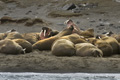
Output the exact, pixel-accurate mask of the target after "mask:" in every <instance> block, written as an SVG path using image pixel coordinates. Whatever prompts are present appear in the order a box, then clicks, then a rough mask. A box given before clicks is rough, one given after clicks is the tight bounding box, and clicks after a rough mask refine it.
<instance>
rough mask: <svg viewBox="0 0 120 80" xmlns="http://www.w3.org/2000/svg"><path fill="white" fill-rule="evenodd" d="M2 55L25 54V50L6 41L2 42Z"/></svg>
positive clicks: (0, 48) (0, 45)
mask: <svg viewBox="0 0 120 80" xmlns="http://www.w3.org/2000/svg"><path fill="white" fill-rule="evenodd" d="M0 53H5V54H21V53H22V54H23V53H25V52H24V49H23V48H22V47H21V46H20V45H19V44H17V43H16V42H14V41H12V40H10V39H6V40H1V41H0Z"/></svg>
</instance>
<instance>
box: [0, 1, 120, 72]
mask: <svg viewBox="0 0 120 80" xmlns="http://www.w3.org/2000/svg"><path fill="white" fill-rule="evenodd" d="M85 2H86V3H97V4H98V6H96V7H94V8H89V9H85V10H81V11H80V13H77V14H75V13H72V10H69V11H63V10H62V7H63V6H64V5H65V4H69V3H74V4H82V3H85ZM0 4H1V6H0V18H2V17H3V16H8V17H11V18H12V19H23V18H26V17H27V18H31V19H36V18H39V19H42V20H43V23H35V24H32V25H30V26H26V25H25V24H26V23H27V21H24V22H21V23H17V22H9V21H8V22H5V23H4V24H0V32H1V33H2V32H5V31H8V30H10V29H13V28H14V29H16V30H17V31H19V32H20V33H28V32H39V31H40V30H41V28H42V27H43V26H46V27H50V28H52V29H55V30H59V31H61V30H63V29H64V28H65V27H66V25H64V21H65V20H67V19H72V20H73V21H75V22H76V24H77V25H78V26H79V28H80V29H83V30H86V29H88V28H93V29H94V30H95V35H97V34H101V33H103V32H106V31H113V32H114V33H117V34H119V33H120V32H119V31H120V15H119V14H120V3H118V2H115V1H114V0H83V1H82V0H81V1H80V0H29V1H28V0H5V1H4V0H1V1H0ZM68 15H69V16H68ZM76 15H77V16H76ZM119 58H120V55H114V56H111V57H105V58H94V57H76V56H73V57H56V56H54V55H52V54H51V52H50V51H33V52H31V53H28V54H21V55H4V54H2V53H1V54H0V71H1V72H57V73H62V72H88V73H89V72H90V73H91V72H95V73H101V72H102V73H103V72H104V73H108V72H110V73H113V72H116V73H119V72H120V59H119Z"/></svg>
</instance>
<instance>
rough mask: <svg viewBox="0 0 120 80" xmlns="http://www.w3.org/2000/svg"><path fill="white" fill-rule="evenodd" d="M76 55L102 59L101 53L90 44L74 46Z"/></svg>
mask: <svg viewBox="0 0 120 80" xmlns="http://www.w3.org/2000/svg"><path fill="white" fill-rule="evenodd" d="M75 49H76V55H77V56H81V57H85V56H94V57H102V56H103V52H102V51H101V50H100V49H98V48H97V47H96V46H94V45H92V44H91V43H79V44H76V45H75Z"/></svg>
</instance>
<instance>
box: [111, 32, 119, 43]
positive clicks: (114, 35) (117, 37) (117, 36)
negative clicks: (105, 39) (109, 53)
mask: <svg viewBox="0 0 120 80" xmlns="http://www.w3.org/2000/svg"><path fill="white" fill-rule="evenodd" d="M111 37H113V38H115V39H116V40H117V41H118V42H119V43H120V34H113V35H111Z"/></svg>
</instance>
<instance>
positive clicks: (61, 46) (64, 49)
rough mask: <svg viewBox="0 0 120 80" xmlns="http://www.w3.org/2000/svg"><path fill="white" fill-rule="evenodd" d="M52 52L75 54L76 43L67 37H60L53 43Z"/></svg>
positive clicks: (63, 54) (57, 54) (54, 53)
mask: <svg viewBox="0 0 120 80" xmlns="http://www.w3.org/2000/svg"><path fill="white" fill-rule="evenodd" d="M52 54H53V55H55V56H73V55H75V48H74V43H72V42H71V41H69V40H66V39H58V40H56V41H55V42H54V43H53V46H52Z"/></svg>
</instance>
